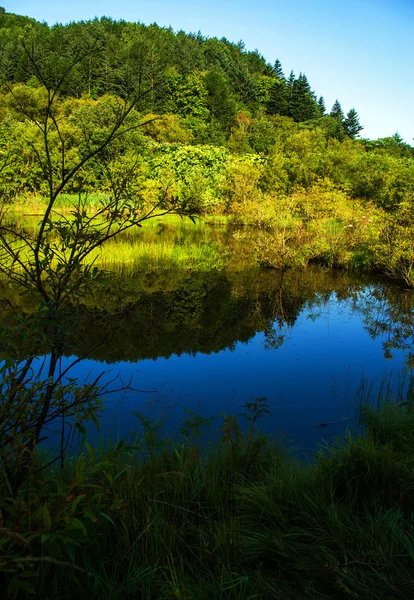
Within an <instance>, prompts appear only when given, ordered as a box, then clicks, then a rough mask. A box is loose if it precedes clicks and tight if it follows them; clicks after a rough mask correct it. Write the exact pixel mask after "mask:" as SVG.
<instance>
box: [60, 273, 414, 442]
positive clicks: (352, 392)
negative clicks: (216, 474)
mask: <svg viewBox="0 0 414 600" xmlns="http://www.w3.org/2000/svg"><path fill="white" fill-rule="evenodd" d="M324 277H325V279H324V285H325V287H328V288H329V285H328V286H326V275H325V276H324ZM233 283H234V282H233ZM339 283H340V278H339V280H338V278H337V279H336V281H335V285H332V287H336V288H337V289H336V291H330V292H329V291H327V290H326V289H325V290H323V293H320V292H318V291H317V290H316V289H315V290H314V291H313V292H312V294H309V293H306V294H305V296H306V297H307V298H308V299H306V300H304V301H303V302H302V303H301V302H298V297H300V295H301V289H303V288H302V287H301V285H300V281H299V285H298V282H297V281H295V282H294V284H293V283H292V280H291V281H290V282H287V284H286V286H287V287H284V288H283V292H284V293H285V297H284V299H283V302H282V303H280V302H279V300H278V302H277V303H276V310H274V311H273V314H272V313H271V312H270V313H269V312H267V313H266V310H267V308H268V304H267V301H268V299H269V298H271V299H274V298H276V297H277V298H279V299H280V297H279V296H278V294H277V293H276V291H277V290H275V289H270V292H269V294H268V295H267V296H266V302H265V301H264V300H263V297H262V296H261V303H262V304H261V309H260V310H261V318H260V319H258V320H255V319H256V316H255V314H256V313H255V311H256V308H255V307H254V303H253V304H249V307H248V308H246V306H245V308H246V311H245V312H242V311H241V312H240V318H237V319H236V321H235V322H233V321H232V319H231V316H232V314H233V315H234V311H235V310H236V307H235V305H232V304H231V303H230V304H229V302H227V304H226V306H227V308H228V309H229V314H227V313H226V316H225V318H223V311H224V309H223V307H221V308H220V301H219V300H218V298H217V311H219V312H220V318H222V319H223V320H224V322H227V321H228V322H229V327H233V332H234V330H235V329H237V324H238V323H240V322H242V321H243V319H245V322H244V321H243V323H244V326H243V327H242V328H241V329H242V331H241V332H236V333H235V335H234V336H233V337H231V335H230V334H231V333H232V332H230V333H229V332H225V333H226V335H227V334H229V335H230V338H231V340H232V341H231V342H229V343H227V345H226V343H224V347H222V348H221V349H217V348H218V342H217V339H216V338H214V340H211V339H210V338H208V341H209V344H210V345H209V344H208V343H207V342H206V340H205V337H203V335H205V336H206V335H209V334H210V333H211V330H212V329H214V317H215V313H214V309H213V310H212V309H211V306H212V305H213V307H214V299H213V300H212V299H211V298H210V297H209V295H208V292H206V294H205V296H204V304H203V306H202V308H201V309H200V311H199V312H200V314H199V316H198V317H197V318H196V317H195V315H194V307H191V306H190V308H189V311H188V312H185V311H184V314H181V316H180V317H179V318H178V319H177V320H176V321H174V318H173V316H171V317H170V320H167V323H174V325H173V324H171V327H170V329H171V330H170V331H169V332H168V333H165V338H166V341H167V342H168V343H167V345H168V351H165V352H164V356H163V355H162V354H163V352H162V343H161V342H162V332H160V338H159V339H158V338H157V340H155V341H153V343H152V345H151V346H150V347H149V346H148V339H147V338H148V335H149V334H148V331H147V330H145V335H143V338H145V339H143V340H142V346H140V344H139V341H138V342H137V343H136V344H135V345H132V346H131V342H130V340H129V339H127V338H128V335H127V332H128V327H126V328H123V326H122V327H121V325H120V329H121V334H120V336H121V337H120V339H119V340H118V343H119V344H120V349H118V350H117V351H116V352H115V351H114V350H113V353H114V352H115V354H117V355H120V354H121V355H122V353H123V352H127V350H126V349H125V348H128V349H129V350H128V352H129V356H128V360H117V359H113V358H111V359H110V360H104V359H103V358H102V355H101V356H100V357H99V358H100V360H91V359H88V360H84V361H83V362H82V363H80V364H78V365H76V366H75V367H74V368H73V370H72V372H71V376H72V377H75V376H76V377H78V378H79V380H85V379H88V378H89V379H91V378H92V377H94V376H96V375H97V374H98V373H100V372H101V371H102V370H105V371H108V373H107V374H106V375H105V377H104V379H103V381H105V380H107V381H108V380H109V379H112V378H113V377H114V376H116V375H118V374H119V376H120V377H121V378H122V381H123V382H124V383H125V382H127V381H129V380H130V379H131V381H132V385H133V387H134V388H138V389H140V390H152V391H151V392H150V391H144V392H138V391H132V390H126V391H123V392H117V393H115V394H108V395H107V396H106V399H105V411H104V413H103V414H102V416H101V418H100V423H101V425H100V432H99V433H98V434H96V433H90V435H92V436H97V437H101V438H102V439H111V440H115V439H119V438H130V437H131V436H132V435H133V434H134V433H137V432H139V421H138V419H137V418H136V417H135V416H134V414H133V413H134V411H140V412H145V414H148V415H150V416H152V417H153V418H161V419H162V420H163V422H164V431H165V433H166V434H171V435H173V436H177V435H178V434H177V432H178V430H179V424H180V422H181V421H182V419H183V417H184V416H185V413H184V411H183V409H184V407H187V408H192V409H194V410H199V411H201V414H202V415H203V416H205V417H206V418H207V417H210V416H215V417H216V418H217V419H216V421H215V422H214V423H213V424H212V426H211V433H212V435H214V432H215V431H217V430H218V429H219V428H220V424H221V422H222V419H221V416H220V415H222V413H226V414H236V415H237V414H239V413H241V412H243V409H242V405H244V404H245V403H246V402H249V401H252V400H254V399H255V398H257V397H266V398H267V399H268V404H269V406H270V409H271V415H270V416H266V417H265V418H263V419H262V420H261V421H260V422H259V424H260V430H261V431H262V432H264V433H269V434H271V435H272V436H274V437H284V438H285V439H286V440H287V442H288V443H289V444H290V445H292V446H294V447H295V448H296V449H297V450H298V451H299V452H300V451H304V452H305V453H308V454H309V452H312V451H313V450H315V449H317V448H318V446H319V445H321V444H324V443H325V442H327V443H330V442H331V441H332V439H333V438H334V437H335V436H340V435H343V434H344V433H345V431H346V428H349V429H351V430H352V429H355V426H356V421H357V399H358V398H359V397H360V395H359V394H358V390H359V388H360V386H361V382H362V381H365V382H370V383H371V384H372V386H373V393H372V399H373V400H374V398H375V394H376V393H377V392H378V390H379V388H380V385H381V382H382V381H383V380H384V378H385V379H387V378H388V379H389V378H390V376H391V379H392V381H393V385H394V386H395V387H397V386H398V382H399V381H400V380H401V378H402V377H403V376H404V374H406V375H407V374H408V373H409V369H407V363H409V360H410V356H411V354H412V352H413V345H414V344H413V342H414V311H413V298H412V296H410V295H409V296H407V294H406V293H405V292H404V293H403V292H402V291H401V290H399V289H398V288H395V287H391V288H390V287H389V285H388V284H384V283H383V282H374V283H372V282H371V283H369V282H367V281H366V280H364V281H358V280H356V281H355V280H352V281H347V282H346V283H345V285H344V287H342V286H340V285H339ZM255 284H257V280H256V279H255V278H254V277H253V278H252V280H251V281H250V282H249V283H248V284H245V288H244V291H245V292H246V290H247V291H248V290H250V287H249V286H254V285H255ZM238 285H239V283H238ZM284 285H285V283H284ZM315 285H316V288H317V285H318V281H316V284H315ZM270 288H271V286H270ZM255 289H257V288H255ZM278 289H280V288H278ZM232 290H233V288H232ZM237 290H239V287H237ZM292 290H293V291H292ZM216 292H217V290H216ZM238 293H239V292H238ZM295 294H296V295H295ZM242 296H243V294H242ZM229 297H232V296H231V295H230V296H229ZM309 297H310V299H309ZM243 298H245V295H244V296H243ZM256 298H257V295H256ZM169 300H170V298H169V297H168V301H169ZM147 301H148V298H145V302H147ZM151 301H152V302H155V300H151ZM145 302H144V304H145ZM232 302H233V300H232ZM237 302H238V299H237ZM176 304H178V305H180V306H181V304H180V302H178V301H177V298H175V301H174V302H173V305H176ZM169 306H170V305H169ZM237 306H239V304H237ZM264 306H265V307H267V308H263V307H264ZM292 306H294V310H293V309H292ZM142 307H143V301H142V299H141V304H140V310H143V308H142ZM252 307H253V308H252ZM259 308H260V307H259ZM158 310H160V309H159V308H158ZM165 310H167V309H165ZM237 310H239V309H237ZM258 310H259V309H258ZM206 312H207V313H208V318H207V317H206ZM287 312H289V315H287V314H286V313H287ZM144 313H145V311H144ZM263 313H266V315H265V318H262V317H263ZM134 314H135V313H134ZM140 314H141V313H140ZM145 314H146V313H145ZM246 315H247V316H246ZM216 316H217V318H219V316H218V313H217V314H216ZM160 318H161V317H160ZM206 319H207V324H206ZM130 323H131V331H130V334H131V337H132V336H133V333H134V335H135V336H136V335H137V331H136V329H135V328H136V327H138V325H137V323H138V324H139V323H144V321H140V320H139V319H138V320H135V321H134V319H133V318H132V316H130ZM258 324H259V325H258ZM186 327H188V328H189V329H188V331H187V330H186V332H184V330H185V328H186ZM142 328H143V329H145V326H144V325H142ZM132 330H134V331H132ZM218 331H220V332H221V327H220V328H219V329H218ZM200 332H202V333H200ZM184 333H185V340H186V343H187V344H188V351H185V349H183V344H184V343H183V341H182V339H181V338H182V336H184ZM174 335H175V336H176V339H177V351H176V352H174V350H173V347H174ZM222 335H224V334H223V333H220V336H219V337H220V339H221V336H222ZM216 337H217V336H216ZM224 337H225V336H224ZM237 337H241V338H242V339H243V341H240V340H239V341H238V340H237ZM225 339H227V338H226V337H225ZM138 340H139V331H138ZM160 340H161V342H160ZM123 344H124V347H122V345H123ZM160 344H161V345H160ZM197 346H198V347H199V349H197ZM156 348H160V349H159V350H158V352H159V356H158V357H157V358H155V357H154V353H156ZM184 348H185V344H184ZM135 355H138V357H137V356H135ZM139 355H141V357H139ZM142 355H143V356H142ZM145 355H149V356H151V357H152V358H145ZM71 358H72V359H73V358H74V357H71ZM71 358H65V359H64V361H63V366H65V365H66V364H68V363H69V361H70V360H71ZM118 383H119V382H118ZM118 383H116V384H113V385H116V386H118ZM242 422H243V419H241V423H242ZM326 423H330V424H329V425H324V424H326ZM321 425H324V426H321Z"/></svg>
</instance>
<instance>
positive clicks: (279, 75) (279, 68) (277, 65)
mask: <svg viewBox="0 0 414 600" xmlns="http://www.w3.org/2000/svg"><path fill="white" fill-rule="evenodd" d="M273 71H274V72H275V75H276V77H277V78H278V79H285V74H284V73H283V70H282V63H281V62H280V60H279V59H278V58H277V59H276V61H275V66H274V67H273Z"/></svg>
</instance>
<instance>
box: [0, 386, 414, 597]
mask: <svg viewBox="0 0 414 600" xmlns="http://www.w3.org/2000/svg"><path fill="white" fill-rule="evenodd" d="M412 400H413V395H412V393H411V395H410V393H409V394H408V396H407V398H406V401H404V402H396V403H393V404H382V403H381V405H380V406H378V407H376V408H375V409H374V408H372V407H370V405H368V404H365V405H364V406H362V407H361V423H362V425H363V426H364V433H363V434H361V435H355V436H351V435H348V436H347V437H346V439H344V440H341V441H338V442H337V444H335V445H334V446H332V447H330V448H324V449H322V450H321V451H320V452H319V454H318V455H317V456H316V459H315V461H314V462H312V463H306V464H305V463H302V462H299V461H297V460H295V459H294V458H293V457H290V456H289V455H288V454H287V452H286V451H285V450H284V449H283V448H282V447H281V445H280V444H277V443H274V442H271V441H269V440H268V439H266V438H263V437H260V436H259V435H257V434H256V429H253V430H252V431H251V432H249V433H248V434H247V435H242V434H241V432H240V429H239V426H238V422H237V419H235V418H233V417H227V418H225V419H224V421H223V423H222V424H221V432H220V441H219V442H217V444H215V445H214V446H211V447H209V449H208V450H207V451H206V452H203V453H201V454H200V451H199V445H198V436H199V433H200V432H201V431H202V430H203V426H204V425H207V423H206V422H205V421H203V419H202V418H201V417H199V416H197V415H193V414H190V415H189V418H188V420H187V422H186V423H184V424H183V426H182V434H183V441H182V444H176V445H174V446H173V445H172V444H171V443H170V442H168V440H165V439H163V438H162V437H159V436H158V433H157V431H158V424H157V422H151V421H148V420H146V419H144V418H141V425H143V429H142V431H141V432H140V435H139V437H138V441H139V443H138V444H137V446H135V447H134V448H132V447H129V448H128V447H126V446H125V445H123V444H119V445H118V446H117V447H116V448H113V449H112V450H111V451H106V452H103V451H102V452H100V451H98V450H96V449H95V450H94V449H92V448H90V447H88V448H87V451H86V450H85V453H84V454H82V455H80V456H78V457H77V458H76V460H74V461H73V462H72V463H71V464H68V465H67V466H66V468H65V469H64V471H63V472H57V471H55V470H54V469H53V468H49V469H46V470H44V471H39V472H37V473H36V472H35V474H34V476H33V477H32V479H31V481H30V484H29V485H28V486H27V487H26V489H24V490H21V492H20V493H19V495H18V496H17V497H15V498H13V499H11V498H8V496H9V493H8V492H7V487H6V486H5V482H4V480H3V490H2V492H3V496H2V497H3V501H2V504H3V506H2V511H3V517H4V519H5V522H4V523H3V525H4V526H5V527H4V528H3V529H0V534H1V537H0V553H1V554H0V569H1V571H2V574H1V578H2V580H3V581H2V586H4V588H3V589H8V593H9V595H10V597H22V598H24V597H26V596H27V597H37V598H42V599H48V598H54V599H55V598H62V599H63V598H64V599H69V598H73V599H75V598H76V599H78V598H85V599H86V598H87V599H88V600H89V599H93V598H96V599H98V598H102V597H105V598H107V599H108V600H110V599H114V600H115V599H117V600H118V599H119V600H121V599H123V600H124V599H129V598H131V599H133V598H134V599H135V598H142V599H148V600H150V599H155V598H156V599H157V600H158V599H160V600H161V599H165V600H170V599H188V600H190V599H196V598H197V599H206V600H207V599H209V600H210V599H212V598H214V599H216V598H217V599H218V598H222V599H234V600H236V599H237V600H241V599H245V600H247V599H253V598H255V599H263V600H265V599H270V598H271V599H273V598H274V599H281V600H282V599H283V600H305V599H309V600H310V599H312V600H324V599H326V600H327V599H328V598H329V599H332V598H337V599H342V598H360V599H366V600H371V599H372V598H377V599H381V600H390V599H391V598H398V599H403V600H405V599H406V600H409V599H410V598H412V597H413V595H414V564H413V560H414V542H413V539H414V505H413V498H414V479H413V475H412V473H413V469H414V412H413V410H412ZM259 405H260V403H259ZM250 408H251V407H250ZM257 408H258V406H256V413H255V410H254V409H253V412H251V413H250V414H249V416H250V417H253V419H254V415H255V414H257ZM253 422H254V421H253ZM250 423H252V421H250ZM38 466H39V465H38Z"/></svg>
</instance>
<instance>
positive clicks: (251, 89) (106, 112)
mask: <svg viewBox="0 0 414 600" xmlns="http://www.w3.org/2000/svg"><path fill="white" fill-rule="evenodd" d="M0 57H1V60H0V169H1V179H0V194H1V200H2V203H3V204H10V203H11V204H13V203H15V202H16V201H19V202H20V201H21V200H22V199H24V198H27V197H39V198H41V197H43V196H44V195H45V194H46V195H47V193H48V186H49V183H50V182H48V178H47V177H46V176H45V173H46V172H50V173H52V176H53V177H55V178H58V177H62V178H63V179H64V178H65V177H66V176H67V174H68V173H70V172H71V169H72V168H73V166H74V165H75V164H78V163H79V161H81V162H82V160H83V157H85V156H86V155H87V154H88V153H90V152H92V153H93V152H94V151H95V150H94V149H96V148H98V147H99V145H100V143H101V142H102V140H104V139H106V137H107V136H108V135H109V134H110V132H111V130H112V127H113V124H114V122H116V119H117V118H118V116H119V115H120V114H121V113H122V111H125V107H127V106H129V107H130V108H128V109H127V113H125V114H124V113H122V114H124V116H123V117H122V118H123V119H124V117H125V120H123V130H122V135H118V134H117V136H116V142H115V143H111V144H110V145H108V146H107V147H105V149H104V152H100V153H99V160H98V157H95V158H94V159H93V160H88V161H86V162H85V164H84V165H83V166H82V168H80V169H76V172H75V173H74V174H73V177H72V176H71V177H70V181H68V182H67V183H66V184H65V185H64V189H63V188H62V191H64V192H65V193H72V194H73V193H75V194H79V193H81V194H86V195H91V194H92V193H100V194H110V193H111V191H113V186H114V181H115V180H117V181H120V180H121V179H123V181H128V186H129V191H128V193H130V194H133V195H134V197H135V198H137V197H139V198H140V199H141V200H140V201H141V206H142V207H145V206H151V205H152V204H154V202H158V201H159V199H160V198H162V197H165V198H168V199H175V200H177V199H178V201H179V203H180V206H181V207H184V208H185V210H186V211H188V210H190V211H192V212H193V213H198V214H219V215H227V216H228V217H229V218H230V220H231V221H232V223H233V224H235V225H236V226H239V227H244V228H246V226H247V227H250V228H255V229H256V230H257V229H259V230H262V231H263V230H265V231H266V232H268V233H269V234H271V235H270V237H269V236H267V235H266V236H265V238H264V242H263V243H261V242H260V240H258V239H257V238H255V240H254V245H255V247H256V248H257V255H258V260H259V261H260V262H263V263H265V264H270V265H271V266H276V267H287V266H298V265H299V266H303V265H305V264H307V263H308V262H309V261H312V260H313V261H314V260H317V261H322V262H323V263H327V264H329V265H333V266H341V267H346V268H358V269H366V270H377V271H381V272H385V273H387V274H388V275H392V276H395V277H397V278H398V279H400V280H402V281H404V282H405V283H408V284H409V285H410V286H411V285H413V281H414V267H413V264H414V258H413V255H412V254H413V251H412V248H413V247H414V241H413V240H412V236H413V232H412V226H411V224H412V219H413V216H414V208H413V206H414V203H413V197H414V191H413V190H414V148H413V147H411V146H410V145H409V144H407V143H405V142H404V141H403V140H402V138H401V137H400V136H399V135H398V133H396V134H395V135H393V136H391V137H387V138H382V139H379V140H367V139H360V138H359V136H360V133H361V131H362V130H363V127H362V125H361V124H360V122H359V117H358V113H357V112H356V110H355V109H354V108H351V110H349V112H348V113H347V114H346V115H345V114H344V112H343V110H342V107H341V104H340V101H339V100H336V102H335V103H334V105H333V107H332V109H331V110H330V111H329V112H328V111H327V110H326V107H325V103H324V99H323V97H322V96H321V97H319V98H317V96H316V94H315V93H314V92H313V91H312V88H311V86H310V84H309V82H308V80H307V77H306V75H305V74H304V73H300V74H299V75H298V76H296V75H295V74H294V73H293V72H292V73H290V75H288V76H286V74H285V73H284V71H283V67H282V65H281V63H280V61H279V60H276V61H275V63H274V64H273V65H271V64H269V63H268V62H267V61H266V60H265V59H264V58H263V56H261V55H260V53H259V52H258V51H253V52H251V51H246V50H245V49H244V46H243V43H242V42H239V43H237V44H234V43H231V42H229V41H228V40H226V39H221V40H219V39H217V38H206V37H203V35H202V34H201V33H197V34H187V33H185V32H183V31H179V32H174V31H173V30H172V29H171V28H162V27H159V26H158V25H156V24H152V25H144V24H141V23H129V22H125V21H113V20H111V19H110V18H107V17H103V18H101V19H94V20H92V21H86V22H77V23H69V24H68V25H60V24H56V25H54V26H52V27H49V26H48V25H47V24H45V23H38V22H36V21H34V20H33V19H30V18H28V17H22V16H18V15H14V14H9V13H6V12H5V11H4V9H1V10H0ZM56 90H58V93H56ZM48 103H49V104H48ZM48 106H49V108H50V111H49V112H50V115H49V116H51V117H52V119H51V120H50V121H49V125H48V128H47V134H46V135H47V137H48V151H47V153H46V154H45V149H44V133H42V127H43V124H44V118H45V115H46V113H47V110H49V109H48V108H47V107H48ZM39 126H40V127H39ZM351 234H352V235H351ZM243 235H246V236H248V235H249V234H248V233H246V230H245V232H244V233H243ZM286 246H287V247H289V252H285V251H283V252H282V253H281V252H280V248H285V247H286ZM299 248H300V252H299Z"/></svg>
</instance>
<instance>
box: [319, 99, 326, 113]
mask: <svg viewBox="0 0 414 600" xmlns="http://www.w3.org/2000/svg"><path fill="white" fill-rule="evenodd" d="M318 106H319V111H320V113H321V116H322V117H323V116H324V115H325V114H326V106H325V100H324V98H323V96H320V97H319V100H318Z"/></svg>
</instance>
